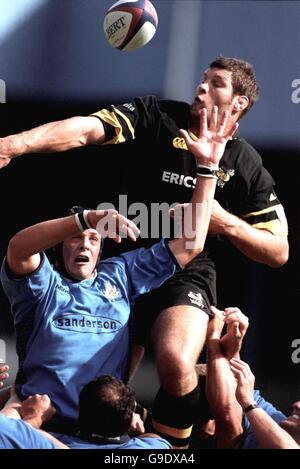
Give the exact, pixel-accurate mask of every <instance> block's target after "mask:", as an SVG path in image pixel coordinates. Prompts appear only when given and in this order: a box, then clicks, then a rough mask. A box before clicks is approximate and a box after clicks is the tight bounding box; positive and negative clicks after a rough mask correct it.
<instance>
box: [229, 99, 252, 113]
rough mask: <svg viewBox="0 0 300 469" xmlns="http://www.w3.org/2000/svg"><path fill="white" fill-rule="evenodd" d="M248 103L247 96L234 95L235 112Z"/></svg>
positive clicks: (244, 107)
mask: <svg viewBox="0 0 300 469" xmlns="http://www.w3.org/2000/svg"><path fill="white" fill-rule="evenodd" d="M248 105H249V98H248V97H247V96H235V97H234V104H233V110H234V111H236V112H242V111H244V109H246V108H247V107H248Z"/></svg>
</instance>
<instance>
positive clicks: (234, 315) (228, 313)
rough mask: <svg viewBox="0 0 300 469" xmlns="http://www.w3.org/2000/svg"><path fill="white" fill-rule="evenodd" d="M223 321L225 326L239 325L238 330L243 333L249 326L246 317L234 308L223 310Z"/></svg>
mask: <svg viewBox="0 0 300 469" xmlns="http://www.w3.org/2000/svg"><path fill="white" fill-rule="evenodd" d="M224 321H225V323H226V324H227V325H229V324H232V323H234V322H238V323H239V324H240V328H241V329H242V330H243V331H244V330H245V329H248V326H249V319H248V317H247V316H246V315H245V314H243V313H242V311H241V310H240V309H239V308H236V307H230V308H225V310H224Z"/></svg>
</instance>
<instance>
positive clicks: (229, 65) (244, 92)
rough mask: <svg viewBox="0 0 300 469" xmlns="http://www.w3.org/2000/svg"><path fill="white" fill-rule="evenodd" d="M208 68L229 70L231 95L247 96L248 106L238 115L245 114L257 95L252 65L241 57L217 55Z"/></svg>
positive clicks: (257, 89)
mask: <svg viewBox="0 0 300 469" xmlns="http://www.w3.org/2000/svg"><path fill="white" fill-rule="evenodd" d="M209 68H210V69H213V68H215V69H218V70H227V71H229V72H231V83H232V90H233V95H235V96H246V97H247V98H248V106H247V107H246V108H245V109H244V110H243V111H242V113H241V116H240V117H242V116H243V115H245V114H246V112H248V111H249V109H250V108H251V107H252V106H253V104H254V103H255V101H257V100H258V97H259V88H258V84H257V81H256V76H255V73H254V70H253V66H252V65H251V64H250V63H249V62H246V61H245V60H242V59H237V58H235V57H222V56H219V57H217V58H216V59H215V60H214V61H213V62H212V63H211V64H210V65H209Z"/></svg>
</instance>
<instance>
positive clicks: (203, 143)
mask: <svg viewBox="0 0 300 469" xmlns="http://www.w3.org/2000/svg"><path fill="white" fill-rule="evenodd" d="M228 118H229V112H228V111H224V112H222V114H221V116H219V111H218V106H214V107H213V109H212V112H211V117H210V120H209V125H207V110H206V109H205V108H204V109H202V110H201V112H200V124H199V137H198V138H197V140H194V139H193V138H191V136H190V134H189V133H188V132H187V131H186V130H183V129H180V132H181V135H182V136H183V137H184V139H185V142H186V144H187V147H188V149H189V150H190V151H191V152H192V153H193V155H194V156H195V158H196V160H197V164H202V165H206V166H211V167H212V168H214V167H218V165H219V161H220V159H221V158H222V156H223V153H224V149H225V145H226V142H227V140H228V139H229V137H231V136H232V135H233V134H234V132H235V131H236V130H237V128H238V123H235V124H234V125H233V126H232V127H231V128H230V129H229V130H228V129H227V130H226V126H227V122H228Z"/></svg>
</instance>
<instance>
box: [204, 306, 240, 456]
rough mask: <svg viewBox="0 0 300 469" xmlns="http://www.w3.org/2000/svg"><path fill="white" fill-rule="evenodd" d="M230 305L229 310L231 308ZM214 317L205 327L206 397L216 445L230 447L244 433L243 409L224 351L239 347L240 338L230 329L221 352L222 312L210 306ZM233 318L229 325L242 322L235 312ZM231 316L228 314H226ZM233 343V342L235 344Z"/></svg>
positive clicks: (229, 326) (228, 352) (230, 326)
mask: <svg viewBox="0 0 300 469" xmlns="http://www.w3.org/2000/svg"><path fill="white" fill-rule="evenodd" d="M233 309H234V308H230V309H229V310H233ZM212 310H213V313H214V317H213V318H212V319H211V320H210V322H209V324H208V330H207V339H206V350H207V376H206V396H207V400H208V402H209V405H210V409H211V411H212V414H213V417H214V419H215V423H216V431H215V437H216V442H217V447H218V448H233V447H234V446H235V444H236V443H237V442H238V441H239V438H240V437H241V435H242V434H243V427H242V409H241V406H240V405H239V403H238V402H237V400H236V397H235V390H236V383H235V379H234V376H233V374H232V372H231V369H230V363H229V361H228V359H227V358H226V356H225V354H224V351H226V353H227V354H228V355H229V354H230V353H232V350H236V348H237V347H238V348H239V345H240V342H239V338H238V340H237V341H236V339H235V335H234V334H232V333H231V332H229V336H228V335H227V334H228V332H227V333H225V335H224V336H223V337H225V336H226V335H227V338H228V340H227V341H225V342H224V344H223V345H224V349H225V350H224V351H223V349H222V347H221V341H220V337H221V333H222V330H223V326H224V314H223V312H222V311H219V310H217V309H216V308H212ZM232 314H234V315H235V319H236V321H234V322H232V323H231V322H230V321H229V319H228V324H229V325H228V326H227V329H228V328H229V329H230V330H231V328H235V327H236V326H233V324H234V323H235V324H236V323H238V324H240V320H241V322H242V323H244V318H243V317H242V316H241V315H239V314H237V312H235V313H233V312H232ZM228 315H230V313H228ZM234 344H236V345H234Z"/></svg>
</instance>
